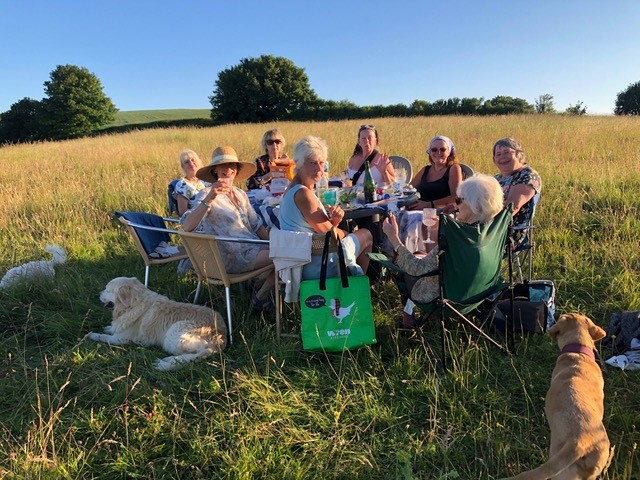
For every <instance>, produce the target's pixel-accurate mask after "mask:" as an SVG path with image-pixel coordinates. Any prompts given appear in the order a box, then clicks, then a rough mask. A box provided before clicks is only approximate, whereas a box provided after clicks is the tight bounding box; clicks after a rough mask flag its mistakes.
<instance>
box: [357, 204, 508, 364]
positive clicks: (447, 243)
mask: <svg viewBox="0 0 640 480" xmlns="http://www.w3.org/2000/svg"><path fill="white" fill-rule="evenodd" d="M511 212H512V206H511V205H509V206H507V207H505V208H504V209H503V210H502V211H501V212H500V213H499V214H498V215H497V216H496V217H495V218H494V219H493V221H492V222H491V223H488V224H486V225H468V224H465V223H460V222H458V221H456V220H454V219H453V218H451V217H449V216H447V215H440V226H439V230H438V246H439V253H438V270H436V271H434V272H430V273H428V274H426V275H423V276H435V275H437V276H438V277H439V284H440V295H439V297H438V298H436V299H435V300H434V301H433V302H431V303H427V304H421V303H419V302H416V301H415V300H414V299H412V300H413V302H414V303H415V304H416V306H417V307H418V308H419V309H420V310H421V311H422V312H424V313H426V314H428V317H427V319H426V320H428V319H429V318H430V317H431V316H432V315H434V314H436V313H437V312H439V313H440V325H441V333H442V356H441V358H442V364H443V367H444V368H445V370H446V342H447V339H446V338H447V335H446V332H447V323H448V322H449V321H451V320H457V321H458V322H461V323H462V324H463V325H466V326H468V327H470V328H471V329H472V330H473V331H474V332H475V333H476V334H477V335H478V336H480V337H482V338H484V339H485V340H487V341H488V342H489V343H491V344H492V345H494V346H496V347H497V348H499V349H500V350H501V351H503V352H504V353H507V354H508V353H510V347H509V344H510V343H511V345H513V342H514V336H515V334H514V332H513V329H511V335H510V336H509V335H505V336H504V338H503V339H502V338H501V339H499V341H498V340H496V339H494V338H492V337H491V336H490V335H489V333H488V332H487V331H486V330H485V328H488V323H489V320H490V318H491V315H492V314H493V308H494V307H495V305H496V304H497V303H498V301H500V300H501V299H504V295H505V294H506V293H507V290H511V292H512V287H513V281H512V278H513V267H512V261H511V248H510V246H509V245H508V239H509V229H510V226H511V218H512V216H511ZM505 252H506V257H507V261H508V262H509V269H508V271H509V279H508V280H509V281H508V282H505V281H504V280H503V279H502V276H501V264H502V260H503V258H505ZM370 256H371V258H372V259H373V260H376V261H382V263H384V264H385V265H386V266H387V267H388V268H389V269H391V270H394V271H395V272H396V274H400V275H399V277H397V279H398V286H399V288H400V290H401V293H405V294H407V295H408V296H409V298H411V289H412V287H413V285H414V284H415V282H416V281H417V280H418V279H419V278H421V277H412V276H410V275H408V274H406V272H403V271H402V270H401V269H400V268H399V267H398V266H397V265H395V264H393V263H391V262H389V261H388V259H387V258H386V257H384V255H379V254H370ZM403 290H404V291H403ZM512 296H513V295H511V297H512ZM511 303H512V305H513V302H511ZM511 308H513V307H511ZM511 318H514V316H513V312H512V315H511ZM426 320H425V322H426ZM425 322H422V324H424V323H425ZM509 337H511V342H510V341H509ZM503 340H504V342H503Z"/></svg>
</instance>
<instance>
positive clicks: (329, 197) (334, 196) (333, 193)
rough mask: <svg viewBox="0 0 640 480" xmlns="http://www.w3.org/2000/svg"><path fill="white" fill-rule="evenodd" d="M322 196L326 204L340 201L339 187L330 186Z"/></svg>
mask: <svg viewBox="0 0 640 480" xmlns="http://www.w3.org/2000/svg"><path fill="white" fill-rule="evenodd" d="M322 198H323V200H324V204H325V205H331V206H333V205H335V204H336V203H338V189H337V188H329V189H327V190H325V191H324V192H322Z"/></svg>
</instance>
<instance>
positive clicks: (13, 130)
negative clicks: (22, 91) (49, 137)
mask: <svg viewBox="0 0 640 480" xmlns="http://www.w3.org/2000/svg"><path fill="white" fill-rule="evenodd" d="M41 115H42V104H41V102H39V101H38V100H34V99H33V98H27V97H25V98H23V99H22V100H19V101H17V102H16V103H14V104H13V105H11V108H9V110H7V111H6V112H4V113H2V114H0V143H18V142H32V141H34V140H42V139H43V138H45V135H44V133H43V131H42V125H41Z"/></svg>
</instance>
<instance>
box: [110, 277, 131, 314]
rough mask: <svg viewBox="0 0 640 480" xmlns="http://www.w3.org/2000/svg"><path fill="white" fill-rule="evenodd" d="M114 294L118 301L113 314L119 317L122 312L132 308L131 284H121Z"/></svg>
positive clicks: (115, 303) (124, 282)
mask: <svg viewBox="0 0 640 480" xmlns="http://www.w3.org/2000/svg"><path fill="white" fill-rule="evenodd" d="M114 293H115V297H116V301H115V302H113V304H114V305H113V313H114V314H115V315H116V316H119V315H120V312H124V311H127V310H128V309H129V308H130V306H131V282H126V281H123V282H120V285H118V287H117V289H116V291H115V292H114Z"/></svg>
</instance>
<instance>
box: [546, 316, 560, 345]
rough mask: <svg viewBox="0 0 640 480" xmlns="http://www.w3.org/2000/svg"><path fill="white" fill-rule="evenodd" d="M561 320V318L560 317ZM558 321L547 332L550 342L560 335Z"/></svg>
mask: <svg viewBox="0 0 640 480" xmlns="http://www.w3.org/2000/svg"><path fill="white" fill-rule="evenodd" d="M560 318H562V317H560ZM559 322H560V320H558V323H556V324H555V325H553V327H551V328H550V329H549V330H547V334H548V335H549V336H550V337H551V340H555V339H556V338H557V337H558V335H560V333H561V332H560V324H559Z"/></svg>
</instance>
